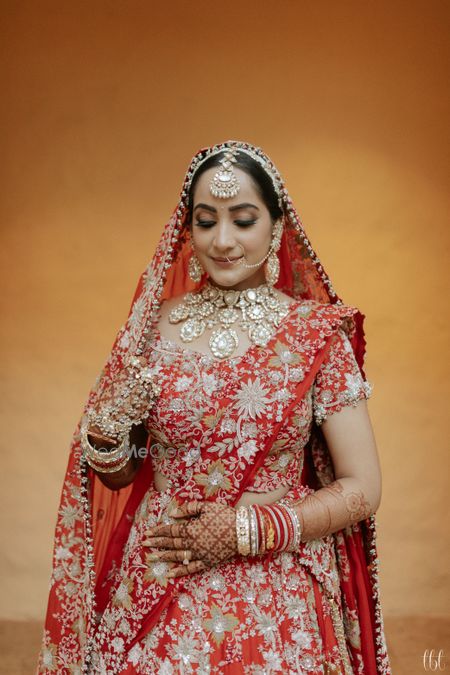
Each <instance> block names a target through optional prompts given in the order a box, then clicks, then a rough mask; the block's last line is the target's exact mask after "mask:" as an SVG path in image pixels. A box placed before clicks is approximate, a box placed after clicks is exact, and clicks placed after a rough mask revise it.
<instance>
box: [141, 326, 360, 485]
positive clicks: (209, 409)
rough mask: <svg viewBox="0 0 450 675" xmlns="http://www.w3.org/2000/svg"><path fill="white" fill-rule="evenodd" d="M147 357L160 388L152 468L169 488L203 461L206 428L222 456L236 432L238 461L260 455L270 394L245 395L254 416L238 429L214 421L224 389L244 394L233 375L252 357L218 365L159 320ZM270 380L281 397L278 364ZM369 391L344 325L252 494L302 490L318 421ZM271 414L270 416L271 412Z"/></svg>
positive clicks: (153, 417)
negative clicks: (173, 336) (214, 433)
mask: <svg viewBox="0 0 450 675" xmlns="http://www.w3.org/2000/svg"><path fill="white" fill-rule="evenodd" d="M251 350H252V348H250V350H248V352H251ZM149 356H150V364H149V365H150V366H151V367H152V368H153V372H154V373H155V374H156V375H157V379H158V382H159V383H160V384H161V385H162V393H161V395H160V397H159V399H158V401H157V404H156V405H155V407H154V409H152V411H151V414H150V416H149V417H148V419H147V421H146V425H147V429H148V431H149V433H150V435H151V437H152V444H151V456H152V464H153V469H154V470H155V471H158V472H160V473H162V474H163V475H165V476H166V477H167V478H168V479H169V484H172V485H181V484H182V483H183V480H185V479H186V475H187V473H189V472H190V471H192V472H194V471H195V465H196V462H197V460H198V459H199V457H200V450H199V446H200V445H201V444H202V442H204V441H205V440H206V439H207V434H208V430H210V429H211V428H212V427H213V426H215V425H217V424H218V425H219V432H218V435H219V437H220V436H222V437H224V443H223V445H224V447H223V452H224V453H225V452H226V450H227V442H229V437H230V435H231V436H232V435H233V434H235V433H239V435H240V440H241V445H240V448H239V451H238V452H239V455H240V456H241V457H246V458H248V457H251V456H252V455H253V454H255V453H256V451H257V448H256V441H255V438H256V437H257V425H258V417H259V416H260V415H261V414H262V411H263V409H264V411H266V410H267V406H266V405H265V404H266V402H267V396H266V394H267V390H266V389H265V390H264V391H262V390H261V391H260V392H258V390H257V388H256V389H255V387H254V388H253V390H252V391H250V390H249V391H247V392H244V398H245V395H246V400H245V401H243V404H244V405H246V406H247V412H248V413H249V414H248V415H247V417H246V421H244V422H243V423H242V425H240V428H239V429H236V428H235V427H236V422H235V420H233V419H231V418H227V417H226V416H225V415H224V416H222V418H220V416H219V417H218V416H217V405H216V403H217V399H218V398H220V397H221V396H222V394H223V392H224V391H225V389H226V390H227V391H228V392H229V387H230V386H232V387H234V388H235V389H236V390H238V389H239V386H238V385H239V380H238V379H236V372H239V366H240V365H241V362H242V361H244V360H245V358H246V356H247V353H246V354H245V355H244V356H238V357H234V358H230V359H227V360H226V361H218V360H217V359H215V358H214V357H212V356H209V355H206V354H203V353H201V352H198V351H194V350H192V349H189V348H187V347H184V346H182V345H180V344H179V343H177V342H175V341H173V340H170V339H169V338H166V337H165V336H163V335H161V333H160V332H159V330H158V329H157V326H156V322H155V324H154V326H153V339H152V342H151V350H150V355H149ZM290 357H294V358H295V355H292V354H291V353H290V352H288V351H286V352H285V353H283V352H280V354H279V356H278V357H275V358H279V359H281V360H283V358H284V359H286V362H287V363H288V362H289V359H290ZM224 364H225V365H224ZM278 365H279V363H278ZM290 365H291V368H290V372H291V374H293V376H295V363H291V364H290ZM229 366H231V368H230V367H229ZM291 376H292V375H291ZM268 377H269V381H270V382H271V384H272V385H273V392H272V397H273V398H274V399H276V398H277V396H278V397H282V396H283V391H284V390H283V387H282V384H283V383H282V381H281V380H282V379H283V378H282V373H281V372H280V369H279V368H275V367H274V368H273V371H271V372H269V373H268ZM371 392H372V387H371V385H370V383H369V382H368V381H365V380H364V379H363V376H362V374H361V371H360V369H359V366H358V364H357V362H356V359H355V356H354V353H353V350H352V347H351V345H350V340H349V338H348V337H347V335H346V333H345V332H344V330H343V329H342V328H341V329H339V330H338V332H337V333H335V335H334V336H333V339H332V344H331V347H330V349H329V351H328V353H327V356H326V358H325V360H324V362H323V363H322V365H321V367H320V369H319V371H318V373H317V375H316V377H315V380H314V383H313V384H312V385H311V387H310V388H309V390H308V392H307V395H306V396H305V397H304V398H303V399H302V400H301V401H300V403H299V404H298V405H297V406H296V407H294V408H293V409H292V411H291V414H290V415H289V417H287V418H286V420H285V422H284V424H283V427H282V429H281V430H280V434H279V436H278V439H277V441H276V442H275V443H274V445H273V447H272V449H271V451H270V453H269V454H268V456H267V457H266V459H265V462H264V464H263V465H262V466H261V467H260V468H259V470H258V471H257V472H256V473H255V476H254V478H253V482H252V485H250V486H249V487H248V488H247V489H248V491H249V492H269V491H271V490H275V489H276V488H279V487H280V486H290V487H294V486H296V485H298V484H299V481H300V476H301V472H302V468H303V448H304V446H305V445H306V443H307V442H308V440H309V437H310V433H311V428H312V424H313V421H315V423H316V424H318V425H320V424H322V423H323V422H324V420H325V419H327V417H329V416H330V415H332V414H333V413H335V412H337V411H339V410H341V409H342V408H343V407H344V406H347V405H356V403H357V402H358V401H359V400H361V399H362V398H366V399H367V398H369V396H370V395H371ZM258 400H259V404H258ZM258 405H259V409H258ZM266 414H269V416H270V413H267V412H266ZM223 478H224V477H223V476H222V475H219V473H218V474H217V476H214V475H208V486H205V487H207V490H206V496H210V495H212V494H214V487H215V485H217V486H219V485H220V484H221V481H223Z"/></svg>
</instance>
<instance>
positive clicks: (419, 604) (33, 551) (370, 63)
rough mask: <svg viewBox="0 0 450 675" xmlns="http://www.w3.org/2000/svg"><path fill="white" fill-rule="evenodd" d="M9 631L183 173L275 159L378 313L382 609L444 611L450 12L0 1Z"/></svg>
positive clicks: (366, 306)
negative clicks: (235, 145) (84, 416)
mask: <svg viewBox="0 0 450 675" xmlns="http://www.w3.org/2000/svg"><path fill="white" fill-rule="evenodd" d="M1 19H2V20H1V23H2V33H3V36H2V39H1V43H2V71H3V75H2V85H1V92H2V106H1V127H2V132H3V152H2V161H1V176H0V178H1V182H0V188H1V192H2V203H1V224H2V246H1V249H0V253H1V274H2V281H1V291H2V292H1V299H2V306H3V308H2V312H3V322H2V332H1V353H2V357H3V373H4V377H3V393H2V422H1V424H2V450H1V462H2V471H1V481H2V484H1V490H0V494H1V508H0V514H1V519H2V534H1V537H2V544H3V550H4V555H3V558H2V561H1V563H0V579H1V584H2V590H1V597H2V610H1V616H2V618H12V619H21V618H40V617H42V615H43V612H44V609H45V603H46V599H47V588H48V581H49V575H50V564H51V553H52V551H51V548H52V540H53V529H54V525H55V517H56V509H57V505H58V501H59V493H60V489H61V484H62V478H63V474H64V470H65V465H66V461H67V454H68V448H69V442H70V438H71V435H72V432H73V430H74V428H75V425H76V422H77V420H78V417H79V414H80V412H81V408H82V405H83V403H84V400H85V397H86V395H87V393H88V390H89V388H90V386H91V385H92V383H93V381H94V379H95V377H96V376H97V373H98V371H99V369H100V367H101V366H102V365H103V362H104V359H105V358H106V356H107V353H108V351H109V349H110V346H111V344H112V342H113V339H114V335H115V332H116V330H117V329H118V328H119V326H120V325H121V323H122V322H123V321H124V319H125V317H126V314H127V312H128V308H129V303H130V301H131V297H132V293H133V291H134V288H135V284H136V282H137V279H138V276H139V274H140V273H141V272H142V270H143V269H144V267H145V266H146V264H147V262H148V260H149V259H150V257H151V255H152V254H153V251H154V247H155V244H156V241H157V239H158V237H159V235H160V233H161V231H162V227H163V225H164V223H165V222H166V221H167V219H168V217H169V215H170V213H171V211H172V209H173V207H174V206H175V204H176V202H177V199H178V192H179V190H180V187H181V181H182V178H183V176H184V172H185V169H186V168H187V165H188V163H189V160H190V158H191V156H192V155H193V154H194V153H195V152H196V151H197V150H198V149H199V148H200V147H202V146H205V145H209V144H212V143H216V142H220V141H222V140H226V139H228V138H234V139H239V140H248V141H250V142H252V143H255V144H256V145H260V146H261V147H262V148H263V149H264V150H265V151H266V152H267V153H268V154H269V155H270V156H271V157H272V159H273V160H274V162H275V163H276V164H277V166H278V168H279V169H280V171H281V173H282V175H283V176H284V178H285V180H286V183H287V187H288V189H289V191H290V193H291V196H292V197H293V199H294V202H295V204H296V205H297V207H298V209H299V211H300V214H301V215H302V217H303V221H304V224H305V229H306V232H307V234H308V235H309V237H310V239H311V241H312V243H313V246H314V247H315V249H316V251H317V253H318V255H319V257H320V258H321V261H322V264H323V265H324V267H325V269H326V270H327V272H328V274H329V275H330V277H331V279H332V281H333V284H334V286H335V288H336V290H337V292H338V293H339V295H340V296H341V297H342V298H343V299H344V301H345V302H347V303H348V304H352V305H356V306H358V307H359V308H360V309H361V311H362V312H363V313H364V314H365V315H366V317H367V319H366V331H367V341H368V353H367V362H366V373H367V376H368V378H369V380H370V381H371V382H372V383H373V385H374V391H373V395H372V398H371V399H370V401H369V409H370V414H371V418H372V420H373V425H374V428H375V433H376V437H377V441H378V448H379V454H380V459H381V463H382V470H383V477H384V480H383V499H382V505H381V507H380V509H379V512H378V523H379V552H380V564H381V581H382V587H381V592H382V601H383V605H384V609H385V613H386V614H390V615H405V614H418V613H422V614H424V613H425V614H430V615H431V614H434V615H447V614H448V593H449V582H448V571H449V569H450V564H449V556H448V552H449V546H448V525H447V522H448V516H449V510H448V503H449V498H448V477H449V459H448V457H449V447H448V445H449V444H448V441H447V437H448V427H447V418H448V412H447V410H448V401H447V400H446V396H447V390H448V389H447V382H448V377H449V372H448V354H447V351H446V348H447V339H448V318H447V316H448V309H447V306H448V284H447V282H448V273H447V268H446V265H447V264H448V229H449V222H448V206H449V198H448V193H447V191H446V187H447V178H448V169H449V152H448V150H449V143H448V140H449V139H448V132H447V129H448V126H447V124H448V122H447V120H448V119H449V96H448V71H449V44H448V34H449V3H448V2H439V1H437V0H431V1H425V0H423V1H417V0H411V1H409V2H391V1H388V0H383V1H379V2H369V1H368V0H367V1H364V0H362V1H361V0H358V1H357V2H356V1H351V2H346V1H345V0H344V1H342V2H332V1H329V2H321V1H320V0H319V1H316V2H312V1H311V2H300V1H297V2H296V1H291V2H287V1H284V2H283V1H281V2H274V1H272V2H267V1H266V0H263V1H261V0H260V1H259V2H256V1H255V2H248V1H245V0H244V1H242V2H232V1H229V2H227V3H212V2H205V1H204V0H197V1H196V2H195V3H188V2H183V1H181V0H177V1H173V0H172V2H170V3H152V2H150V1H148V2H144V1H142V2H139V1H137V0H130V1H128V2H125V1H119V0H111V1H109V2H106V1H99V0H91V1H87V0H75V1H71V0H62V1H61V0H59V1H58V2H57V1H56V0H55V1H51V2H50V1H46V0H42V1H40V2H38V3H36V2H31V1H30V2H22V1H20V0H18V1H16V2H14V1H11V2H2V3H1Z"/></svg>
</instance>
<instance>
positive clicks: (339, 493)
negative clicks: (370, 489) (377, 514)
mask: <svg viewBox="0 0 450 675" xmlns="http://www.w3.org/2000/svg"><path fill="white" fill-rule="evenodd" d="M294 506H295V507H296V511H297V515H298V517H299V520H300V523H301V527H302V537H301V538H302V541H309V540H310V539H318V538H322V537H325V536H327V535H328V534H331V533H332V532H336V531H337V530H340V529H342V528H344V527H347V526H348V525H350V524H353V523H357V522H359V521H360V520H364V519H365V518H368V517H369V515H370V514H371V513H372V509H371V506H370V503H369V502H368V500H367V499H366V497H365V495H364V493H363V492H362V490H356V491H355V490H351V491H350V490H348V489H347V490H346V488H345V486H344V485H343V483H342V482H341V481H340V480H336V481H334V482H333V483H330V484H329V485H327V486H326V487H323V488H320V490H317V491H316V492H314V493H313V494H310V495H308V496H307V497H305V499H303V500H302V501H299V502H295V503H294Z"/></svg>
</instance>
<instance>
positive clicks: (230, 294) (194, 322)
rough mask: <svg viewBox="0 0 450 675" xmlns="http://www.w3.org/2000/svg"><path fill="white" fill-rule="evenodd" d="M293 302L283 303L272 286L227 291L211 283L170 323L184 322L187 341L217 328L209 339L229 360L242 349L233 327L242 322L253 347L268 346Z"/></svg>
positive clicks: (182, 305)
mask: <svg viewBox="0 0 450 675" xmlns="http://www.w3.org/2000/svg"><path fill="white" fill-rule="evenodd" d="M289 306H290V303H288V302H284V301H281V300H280V299H279V297H278V295H277V293H276V292H275V290H274V289H273V287H272V286H269V285H268V284H261V285H260V286H257V287H256V288H246V289H244V290H243V291H236V290H233V289H230V290H226V289H221V288H217V286H213V285H212V284H211V283H210V282H209V281H207V282H206V284H205V285H204V286H203V287H202V288H201V289H200V290H199V291H197V292H195V293H187V294H186V295H185V297H184V300H183V302H182V303H180V304H179V305H177V306H176V307H174V309H172V310H171V312H170V314H169V322H170V323H180V322H182V326H181V329H180V337H181V339H182V340H183V342H192V341H193V340H195V339H197V338H199V337H200V336H201V335H202V334H203V333H204V331H205V329H207V328H214V326H217V324H220V328H216V329H215V330H214V331H213V332H212V333H211V337H210V338H209V347H210V349H211V352H212V353H213V355H214V356H216V357H217V358H220V359H224V358H227V357H229V356H231V354H232V353H233V352H234V351H235V350H236V349H237V347H238V346H239V338H238V334H237V332H236V331H235V330H234V328H231V326H232V325H233V324H234V323H236V321H239V326H240V327H241V328H242V329H243V330H248V336H249V339H250V341H251V342H252V343H253V344H256V345H259V346H261V347H265V346H266V345H267V343H268V341H269V340H270V338H271V337H272V336H273V335H274V334H275V332H276V328H277V326H279V324H280V321H281V320H282V319H283V318H284V317H285V316H286V315H287V314H288V313H289Z"/></svg>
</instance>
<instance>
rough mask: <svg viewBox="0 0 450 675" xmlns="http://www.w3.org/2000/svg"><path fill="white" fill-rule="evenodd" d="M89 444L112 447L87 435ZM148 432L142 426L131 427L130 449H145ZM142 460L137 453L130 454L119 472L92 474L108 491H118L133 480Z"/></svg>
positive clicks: (96, 472)
mask: <svg viewBox="0 0 450 675" xmlns="http://www.w3.org/2000/svg"><path fill="white" fill-rule="evenodd" d="M89 437H90V440H91V442H93V443H95V446H96V447H98V448H100V447H113V446H112V444H108V443H106V442H105V441H104V440H102V441H101V442H99V441H97V442H95V436H94V435H93V434H89ZM147 438H148V432H147V430H146V428H145V426H144V425H143V424H140V425H138V426H133V427H132V428H131V431H130V445H131V448H133V447H136V448H137V449H139V448H142V447H145V446H146V444H147ZM142 461H143V460H142V458H141V457H140V454H138V453H132V454H131V456H130V458H129V459H128V462H127V464H126V465H125V466H124V467H123V468H122V469H119V471H115V472H113V473H101V472H99V471H95V472H94V473H95V474H96V475H97V476H98V477H99V479H100V481H101V482H102V483H103V485H105V486H106V487H107V488H109V489H110V490H120V489H122V488H124V487H127V485H130V483H132V482H133V480H134V479H135V477H136V475H137V473H138V471H139V469H140V467H141V464H142Z"/></svg>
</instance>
